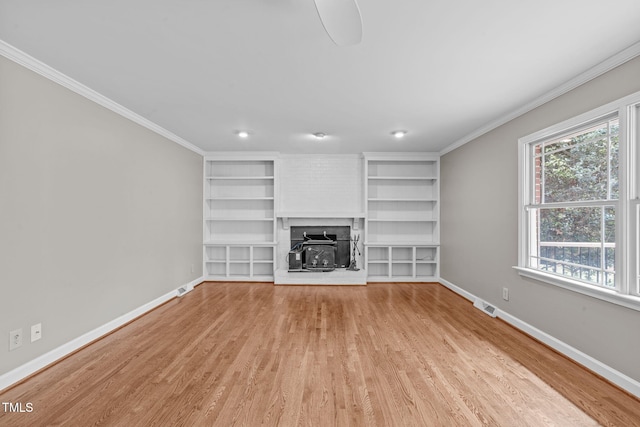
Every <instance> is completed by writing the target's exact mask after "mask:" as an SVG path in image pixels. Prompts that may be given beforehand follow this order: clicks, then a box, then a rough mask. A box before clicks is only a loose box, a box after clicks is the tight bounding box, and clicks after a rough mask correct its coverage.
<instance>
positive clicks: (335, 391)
mask: <svg viewBox="0 0 640 427" xmlns="http://www.w3.org/2000/svg"><path fill="white" fill-rule="evenodd" d="M0 401H2V402H22V403H23V404H24V403H26V402H30V403H32V405H33V412H31V413H22V414H16V413H3V412H2V408H1V407H0V425H1V426H45V425H64V426H90V425H91V426H101V425H109V426H111V425H116V426H152V425H153V426H209V425H216V426H217V425H220V426H231V425H246V426H258V425H263V424H264V425H281V426H294V425H313V426H332V425H336V426H347V425H372V426H373V425H377V426H467V425H468V426H481V425H490V426H510V427H511V426H544V425H556V426H591V425H599V424H601V425H605V426H614V425H615V426H625V427H628V426H640V401H639V400H637V399H635V398H633V397H632V396H630V395H628V394H626V393H624V392H622V391H621V390H619V389H617V388H616V387H613V386H612V385H610V384H609V383H607V382H605V381H603V380H602V379H600V378H598V377H597V376H595V375H593V374H591V373H589V372H587V371H586V370H585V369H583V368H581V367H580V366H578V365H576V364H575V363H573V362H571V361H569V360H568V359H566V358H564V357H563V356H561V355H559V354H557V353H555V352H554V351H552V350H550V349H549V348H547V347H545V346H543V345H542V344H540V343H538V342H536V341H535V340H533V339H531V338H529V337H528V336H525V335H524V334H522V333H520V332H518V331H517V330H515V329H513V328H511V327H510V326H508V325H507V324H505V323H504V322H502V321H500V320H497V319H492V318H490V317H489V316H486V315H485V314H483V313H481V312H480V311H479V310H477V309H475V308H473V307H472V305H471V304H470V303H469V302H468V301H466V300H464V299H463V298H461V297H459V296H458V295H456V294H454V293H452V292H451V291H449V290H448V289H446V288H444V287H443V286H441V285H438V284H371V285H368V286H366V287H328V286H327V287H321V286H285V287H275V286H273V285H271V284H248V283H204V284H202V285H200V286H198V287H197V288H196V289H195V290H194V291H193V292H191V293H190V294H187V295H186V296H184V297H182V298H180V299H174V300H172V301H170V302H168V303H167V304H165V305H163V306H161V307H159V308H158V309H156V310H154V311H153V312H151V313H149V314H147V315H145V316H143V317H141V318H139V319H137V320H136V321H134V322H132V323H130V324H128V325H126V326H125V327H123V328H121V329H120V330H118V331H116V332H114V333H113V334H111V335H109V336H107V337H105V338H103V339H101V340H99V341H97V342H95V343H93V344H92V345H90V346H88V347H86V348H84V349H83V350H81V351H79V352H77V353H76V354H74V355H72V356H71V357H69V358H67V359H65V360H63V361H61V362H59V363H57V364H55V365H54V366H52V367H51V368H49V369H47V370H45V371H43V372H41V373H40V374H38V375H35V376H33V377H32V378H30V379H28V380H27V381H25V382H23V383H22V384H19V385H18V386H16V387H13V388H12V389H9V390H8V391H6V392H5V393H3V394H1V395H0Z"/></svg>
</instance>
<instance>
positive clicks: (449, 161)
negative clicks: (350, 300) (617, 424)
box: [440, 58, 640, 381]
mask: <svg viewBox="0 0 640 427" xmlns="http://www.w3.org/2000/svg"><path fill="white" fill-rule="evenodd" d="M638 76H640V58H636V59H634V60H632V61H630V62H628V63H626V64H624V65H622V66H620V67H618V68H616V69H613V70H612V71H610V72H608V73H606V74H604V75H602V76H600V77H598V78H596V79H594V80H592V81H590V82H589V83H587V84H584V85H582V86H580V87H578V88H576V89H574V90H572V91H571V92H568V93H566V94H565V95H562V96H560V97H559V98H556V99H555V100H553V101H551V102H548V103H547V104H544V105H542V106H540V107H538V108H536V109H534V110H532V111H531V112H529V113H527V114H525V115H523V116H521V117H519V118H517V119H514V120H512V121H510V122H508V123H506V124H505V125H503V126H500V127H499V128H497V129H495V130H494V131H492V132H489V133H487V134H485V135H483V136H482V137H479V138H477V139H476V140H474V141H472V142H470V143H468V144H466V145H464V146H462V147H460V148H458V149H456V150H454V151H452V152H450V153H448V154H446V155H444V156H443V157H442V158H441V216H442V222H441V244H442V246H441V249H442V252H441V258H440V259H441V270H440V271H441V277H442V278H443V279H446V280H448V281H449V282H451V283H453V284H454V285H456V286H458V287H460V288H462V289H463V290H465V291H467V292H470V293H471V294H473V295H476V296H478V297H480V298H482V299H484V300H487V301H489V302H490V303H492V304H494V305H496V306H497V307H499V308H500V309H502V310H504V311H506V312H507V313H509V314H511V315H513V316H515V317H517V318H519V319H520V320H522V321H524V322H527V323H528V324H530V325H532V326H533V327H535V328H538V329H539V330H541V331H543V332H544V333H546V334H549V335H551V336H553V337H555V338H557V339H559V340H561V341H563V342H564V343H566V344H568V345H570V346H572V347H574V348H575V349H577V350H579V351H581V352H583V353H585V354H587V355H588V356H591V357H593V358H595V359H597V360H599V361H600V362H603V363H605V364H606V365H608V366H609V367H612V368H614V369H616V370H618V371H620V372H622V373H623V374H626V375H627V376H629V377H631V378H633V379H635V380H637V381H640V363H638V360H639V359H638V356H639V355H640V313H639V312H637V311H635V310H631V309H627V308H624V307H620V306H617V305H613V304H611V303H608V302H604V301H601V300H597V299H594V298H591V297H588V296H585V295H581V294H577V293H574V292H571V291H568V290H565V289H561V288H558V287H554V286H552V285H548V284H545V283H542V282H538V281H535V280H529V279H524V278H522V277H520V276H519V275H518V274H517V273H516V272H515V271H514V270H513V269H512V266H514V265H517V262H518V259H517V256H518V241H517V237H518V234H517V232H518V224H517V221H518V211H517V209H518V201H517V193H518V154H517V150H518V138H520V137H523V136H525V135H528V134H530V133H533V132H535V131H538V130H540V129H543V128H546V127H547V126H550V125H553V124H555V123H558V122H561V121H563V120H565V119H568V118H571V117H574V116H576V115H578V114H581V113H584V112H586V111H589V110H591V109H593V108H596V107H598V106H600V105H604V104H606V103H608V102H610V101H613V100H615V99H618V98H621V97H623V96H625V95H629V94H631V93H634V92H636V91H638V90H640V78H638ZM503 287H508V288H509V290H510V299H509V301H503V300H502V298H501V295H502V288H503ZM550 368H551V367H550Z"/></svg>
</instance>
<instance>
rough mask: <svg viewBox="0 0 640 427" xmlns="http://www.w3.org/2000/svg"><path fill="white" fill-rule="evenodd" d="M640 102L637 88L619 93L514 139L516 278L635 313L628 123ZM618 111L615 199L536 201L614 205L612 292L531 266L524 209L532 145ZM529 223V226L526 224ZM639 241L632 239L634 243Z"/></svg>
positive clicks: (528, 202)
mask: <svg viewBox="0 0 640 427" xmlns="http://www.w3.org/2000/svg"><path fill="white" fill-rule="evenodd" d="M639 105H640V91H639V92H635V93H632V94H630V95H627V96H624V97H622V98H620V99H617V100H615V101H611V102H609V103H607V104H606V105H603V106H600V107H597V108H594V109H592V110H590V111H587V112H585V113H583V114H580V115H578V116H575V117H572V118H569V119H567V120H564V121H562V122H560V123H557V124H554V125H552V126H549V127H547V128H545V129H542V130H539V131H537V132H534V133H532V134H529V135H526V136H523V137H521V138H519V139H518V145H519V146H518V266H517V267H514V268H515V269H516V270H517V271H518V273H519V274H520V275H521V276H525V277H528V278H531V279H534V280H539V281H542V282H545V283H548V284H552V285H556V286H559V287H562V288H564V289H568V290H571V291H575V292H578V293H581V294H584V295H588V296H591V297H593V298H597V299H600V300H603V301H607V302H610V303H613V304H617V305H620V306H623V307H626V308H630V309H633V310H638V311H640V296H638V295H635V294H634V293H635V292H634V290H630V289H628V287H629V282H630V281H631V277H632V276H631V275H632V274H633V273H632V271H633V267H632V264H633V263H634V259H633V257H634V256H635V255H634V250H633V248H632V247H631V246H633V245H632V244H633V243H634V242H633V240H632V238H631V239H630V237H631V231H632V230H633V225H630V224H629V221H631V220H632V219H633V218H632V217H633V215H631V214H630V212H629V204H630V203H632V202H631V201H630V197H631V194H630V188H629V184H630V182H631V179H630V176H633V174H634V173H636V171H635V168H636V165H634V162H635V161H636V159H634V158H632V157H631V156H630V155H629V154H630V153H631V154H633V147H634V145H635V141H634V140H632V136H633V135H632V132H633V129H630V128H629V126H628V125H629V124H633V119H634V116H633V112H634V109H635V108H636V107H637V106H639ZM614 114H617V117H618V119H619V121H620V135H619V138H620V139H619V143H620V154H619V156H620V158H621V159H627V160H626V161H624V160H623V161H621V162H620V166H619V177H620V178H619V183H620V190H619V193H620V194H619V200H607V201H604V202H558V203H549V204H541V205H535V206H536V207H564V206H567V207H569V206H588V205H590V206H597V205H609V204H611V205H613V206H615V207H616V210H617V218H616V223H617V224H616V236H617V238H616V275H617V277H616V279H617V280H616V283H617V292H616V291H612V290H609V289H606V288H602V287H599V286H591V285H589V284H588V283H586V282H582V281H578V280H573V279H571V278H570V277H564V276H558V275H555V274H549V273H546V272H543V271H539V270H536V269H535V266H534V265H531V264H530V260H529V252H530V251H531V242H530V240H531V237H530V234H529V230H530V229H531V223H530V221H531V220H530V215H529V210H528V209H529V208H530V207H531V206H534V205H532V194H531V191H532V188H533V186H532V181H531V180H533V175H532V172H531V169H532V167H533V166H532V161H531V160H532V159H531V156H532V153H531V151H530V148H529V147H530V146H531V144H534V143H538V142H542V141H546V140H549V139H550V138H558V137H562V135H565V134H568V133H571V132H574V131H575V130H578V129H581V128H584V127H585V126H589V125H591V124H595V123H598V122H600V121H602V120H605V119H607V118H608V117H609V116H613V115H614ZM528 222H529V224H527V223H528ZM637 244H638V242H637V241H636V242H635V245H637Z"/></svg>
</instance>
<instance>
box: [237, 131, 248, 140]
mask: <svg viewBox="0 0 640 427" xmlns="http://www.w3.org/2000/svg"><path fill="white" fill-rule="evenodd" d="M238 136H239V137H240V138H248V137H249V132H247V131H246V130H241V131H238Z"/></svg>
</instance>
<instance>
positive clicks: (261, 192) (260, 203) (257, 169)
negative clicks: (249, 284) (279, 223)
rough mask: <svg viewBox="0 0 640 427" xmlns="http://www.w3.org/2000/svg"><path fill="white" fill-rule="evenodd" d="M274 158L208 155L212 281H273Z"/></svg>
mask: <svg viewBox="0 0 640 427" xmlns="http://www.w3.org/2000/svg"><path fill="white" fill-rule="evenodd" d="M276 157H277V156H276V155H272V154H268V153H267V154H254V155H251V154H244V153H243V154H233V153H227V154H224V155H215V156H206V157H205V161H204V179H205V183H204V263H205V271H206V273H207V279H208V280H253V281H272V280H273V277H274V270H275V246H276V237H275V236H276V217H275V200H276V193H277V184H276V182H277V179H276V170H277V168H276Z"/></svg>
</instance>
